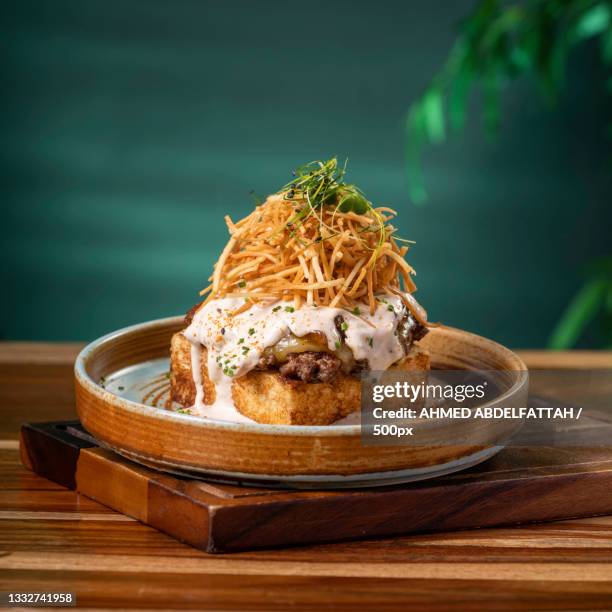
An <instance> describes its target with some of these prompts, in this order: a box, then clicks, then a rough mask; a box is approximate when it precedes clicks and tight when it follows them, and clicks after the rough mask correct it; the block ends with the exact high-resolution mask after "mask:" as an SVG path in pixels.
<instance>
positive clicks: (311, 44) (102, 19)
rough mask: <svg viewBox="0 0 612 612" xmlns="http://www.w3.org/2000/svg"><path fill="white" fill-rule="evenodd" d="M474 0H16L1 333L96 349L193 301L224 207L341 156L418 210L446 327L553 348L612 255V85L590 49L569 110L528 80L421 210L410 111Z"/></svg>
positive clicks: (5, 44)
mask: <svg viewBox="0 0 612 612" xmlns="http://www.w3.org/2000/svg"><path fill="white" fill-rule="evenodd" d="M471 6H472V2H470V1H462V2H453V3H450V2H447V1H442V0H439V1H429V2H424V1H419V2H385V1H382V2H380V1H379V2H369V1H368V2H366V1H353V2H350V1H337V2H336V1H328V2H309V3H304V2H280V1H279V2H261V1H257V2H256V1H247V0H245V1H241V2H238V1H227V2H204V1H201V2H196V1H194V2H168V1H165V0H164V1H144V0H143V1H140V2H136V1H134V0H126V1H123V2H118V3H112V2H111V3H109V2H102V1H99V0H88V1H87V2H79V1H77V0H75V1H57V2H42V1H38V2H15V3H11V2H9V3H3V5H2V8H1V9H0V10H1V11H2V13H3V15H2V19H1V21H0V24H1V25H0V28H1V32H0V34H1V37H0V46H1V48H2V102H1V105H2V113H1V119H0V121H1V124H2V125H1V127H2V139H1V141H0V156H1V167H2V179H1V190H2V191H1V195H2V197H1V207H2V220H1V221H0V238H1V240H2V271H1V275H2V276H1V279H0V280H1V282H2V287H3V298H2V303H1V313H0V314H1V318H0V335H1V336H2V337H4V338H11V339H48V340H69V339H70V340H72V339H83V340H85V339H91V338H94V337H96V336H98V335H100V334H102V333H105V332H108V331H110V330H113V329H115V328H117V327H121V326H124V325H128V324H131V323H135V322H138V321H143V320H147V319H151V318H156V317H161V316H166V315H169V314H174V313H180V312H183V311H185V310H187V308H189V307H190V306H191V305H192V303H194V301H195V300H196V298H197V291H198V290H199V289H200V288H201V287H202V286H203V285H204V283H205V279H206V277H207V276H208V275H209V273H210V269H211V265H212V263H213V261H214V259H215V257H216V255H217V253H218V252H219V250H220V249H221V248H222V246H223V244H224V243H225V241H226V230H225V226H224V223H223V215H224V214H225V213H231V214H232V216H234V217H236V218H238V217H240V216H242V215H244V214H246V213H247V212H248V211H249V209H250V207H251V197H250V195H249V191H250V190H252V189H254V190H255V191H256V192H257V193H260V194H265V193H268V192H271V191H274V190H276V189H277V188H278V187H279V186H280V185H281V184H282V183H284V182H285V181H286V180H287V177H288V173H289V172H290V170H291V169H292V167H294V166H295V165H297V164H299V163H301V162H304V161H309V160H311V159H315V158H322V157H328V156H330V155H334V154H336V155H338V156H339V157H345V156H348V157H349V158H350V175H349V178H350V179H351V180H353V181H355V182H356V183H358V184H359V185H360V186H362V188H363V189H364V191H365V192H366V193H367V194H368V196H369V197H370V198H371V199H372V200H374V201H375V202H378V203H384V204H387V205H392V206H393V207H395V208H397V209H399V210H400V211H401V221H400V223H399V225H400V227H401V231H402V234H403V235H404V236H406V237H408V238H412V239H414V240H416V241H417V245H416V246H415V247H414V250H413V253H411V257H410V261H411V263H412V264H413V265H414V266H415V267H416V269H417V271H418V277H417V281H418V285H419V294H418V296H419V298H420V299H421V301H422V302H423V303H424V304H425V305H426V306H427V307H428V309H429V311H430V315H431V317H432V318H433V319H437V320H442V321H445V322H447V323H449V324H453V325H458V326H462V327H465V328H467V329H470V330H473V331H476V332H479V333H483V334H486V335H488V336H491V337H494V338H496V339H498V340H500V341H502V342H505V343H508V344H510V345H512V346H541V345H543V344H544V343H545V341H546V339H547V337H548V335H549V334H550V331H551V329H552V326H553V324H554V322H555V321H556V320H557V319H558V317H559V315H560V313H561V311H562V309H563V306H564V304H565V303H566V302H567V301H568V299H569V298H570V296H571V295H572V293H573V292H574V291H575V290H576V288H577V287H578V285H579V283H580V281H581V278H582V277H581V273H582V269H583V267H584V265H585V264H586V262H588V261H589V260H591V259H592V258H593V257H596V256H598V255H602V254H605V253H606V252H609V251H610V247H611V246H612V244H611V243H612V239H611V235H610V234H611V231H610V228H611V227H612V215H611V212H610V211H611V210H612V209H611V208H610V206H609V188H610V182H609V177H608V176H607V174H606V173H605V166H604V164H603V161H602V160H603V157H604V151H605V150H606V149H605V146H606V144H605V142H604V137H603V135H602V134H601V133H600V132H601V130H600V125H601V117H603V116H604V114H605V111H606V109H605V108H604V106H603V105H604V97H603V95H602V91H601V89H600V87H599V85H598V83H599V82H600V80H601V79H599V80H598V77H600V76H601V75H599V74H598V73H597V70H598V69H597V67H596V64H595V59H594V58H595V54H594V53H591V52H590V50H588V49H587V50H586V51H585V52H584V53H582V55H581V56H580V57H578V58H576V63H575V66H574V67H573V68H572V70H571V73H570V75H569V79H568V88H569V91H568V97H567V98H566V100H565V101H564V102H563V103H562V104H561V105H560V107H559V108H558V109H556V110H555V111H554V112H552V113H549V112H547V111H546V110H545V109H544V108H543V106H542V105H541V104H540V102H539V101H538V100H537V98H536V97H535V95H534V91H533V89H532V88H531V87H530V86H529V85H527V84H526V85H524V86H520V87H519V88H518V89H513V90H512V92H511V94H510V95H509V97H508V98H507V100H506V101H505V103H504V110H505V120H504V123H503V127H502V131H501V133H500V135H499V138H498V140H497V142H495V143H494V142H491V141H489V140H487V138H485V137H484V136H483V134H482V131H481V129H480V125H479V122H478V121H477V120H474V121H473V122H472V124H471V125H470V126H469V129H468V132H467V134H466V135H465V136H464V137H462V138H458V139H455V140H453V141H452V142H451V143H450V144H449V145H448V146H446V147H444V148H441V149H438V150H435V151H432V152H431V153H429V154H428V155H427V156H426V173H427V180H428V184H429V186H430V192H431V199H430V201H429V203H428V204H427V205H426V206H425V207H420V208H419V207H415V206H413V205H411V204H410V203H409V202H408V198H407V191H406V185H405V178H404V168H403V134H402V122H403V117H404V112H405V110H406V108H407V105H408V103H409V102H410V101H411V100H412V99H413V98H414V96H416V95H417V94H418V93H419V91H420V90H421V88H422V87H423V86H424V85H425V83H426V82H427V79H428V77H429V76H431V75H432V74H433V72H434V71H435V69H436V68H437V67H438V66H439V64H440V62H441V61H442V60H443V58H444V56H445V54H446V53H447V51H448V49H449V45H450V44H451V41H452V35H453V32H454V28H455V26H456V23H457V20H458V18H459V17H460V16H461V15H463V14H465V12H466V11H467V10H468V9H469V7H471ZM476 107H477V104H476V105H475V110H476ZM587 342H593V343H596V338H595V337H593V338H591V339H590V340H588V341H587Z"/></svg>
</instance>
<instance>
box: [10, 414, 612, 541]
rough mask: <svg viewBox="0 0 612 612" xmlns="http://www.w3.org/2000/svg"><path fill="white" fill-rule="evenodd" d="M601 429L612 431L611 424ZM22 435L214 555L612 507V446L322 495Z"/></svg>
mask: <svg viewBox="0 0 612 612" xmlns="http://www.w3.org/2000/svg"><path fill="white" fill-rule="evenodd" d="M585 427H586V424H585ZM592 427H593V428H595V429H596V430H597V432H598V435H600V436H601V435H605V436H607V437H609V438H610V439H612V423H610V422H606V421H601V420H594V422H593V424H592ZM45 438H47V439H48V440H49V442H48V443H46V444H45V443H44V440H45ZM21 440H22V453H21V454H22V457H23V458H25V459H26V461H27V463H25V465H26V466H27V467H29V468H30V469H34V471H36V472H38V473H41V474H44V475H45V476H46V477H48V478H51V479H53V480H56V481H57V482H60V483H64V484H67V486H70V487H72V488H76V490H77V491H79V492H80V493H83V494H84V495H87V496H88V497H91V498H92V499H95V500H97V501H100V502H101V503H103V504H105V505H106V506H109V507H110V508H113V509H115V510H118V511H119V512H122V513H124V514H127V515H129V516H132V517H134V518H137V519H138V520H139V521H142V522H143V523H145V524H147V525H150V526H152V527H155V528H156V529H159V530H160V531H163V532H164V533H167V534H169V535H172V536H173V537H176V538H177V539H179V540H180V541H183V542H186V543H188V544H191V545H192V546H195V547H196V548H199V549H201V550H205V551H206V552H211V553H219V552H233V551H237V550H248V549H253V548H270V547H274V546H288V545H296V544H312V543H318V542H330V541H340V540H347V539H364V538H368V537H369V538H371V537H374V536H385V535H387V536H388V535H399V534H407V533H422V532H428V531H446V530H457V529H474V528H482V527H491V526H496V525H510V524H515V523H527V522H533V521H550V520H556V519H557V520H558V519H562V518H570V517H572V518H574V517H585V516H593V515H598V514H603V513H612V451H610V450H609V449H608V448H592V449H584V448H576V449H571V448H570V449H561V448H539V447H537V448H529V447H522V446H520V443H519V442H518V440H517V444H518V446H517V447H513V448H507V449H504V450H503V451H502V452H501V453H499V454H498V455H496V456H495V457H494V458H493V459H490V460H489V461H487V462H485V463H483V464H481V465H480V466H477V467H475V468H473V469H471V470H466V471H463V472H459V473H456V474H451V475H449V476H446V477H442V478H437V479H435V480H429V481H424V482H420V483H413V484H407V485H398V486H393V487H385V488H382V489H380V488H379V489H364V490H339V491H327V492H322V491H287V490H279V489H262V488H258V489H254V488H248V487H239V486H233V485H226V484H214V483H202V482H201V481H199V480H189V479H186V478H176V477H174V476H172V475H170V474H165V473H159V472H157V471H154V470H151V469H148V468H145V467H143V466H141V465H138V464H135V463H133V462H131V461H127V460H126V459H124V458H122V457H119V456H118V455H117V454H115V453H114V452H112V451H110V450H108V449H105V448H99V447H97V446H95V445H92V443H93V439H92V438H91V437H90V436H89V434H87V432H85V431H84V430H83V429H82V428H81V426H80V425H79V424H78V423H75V422H72V423H70V422H67V423H57V422H54V423H41V424H33V425H24V426H23V427H22V435H21ZM22 461H23V459H22ZM49 466H52V468H53V469H50V467H49ZM517 498H520V499H521V500H523V501H521V503H518V504H517V503H513V502H514V500H515V499H517ZM330 517H333V519H332V520H330Z"/></svg>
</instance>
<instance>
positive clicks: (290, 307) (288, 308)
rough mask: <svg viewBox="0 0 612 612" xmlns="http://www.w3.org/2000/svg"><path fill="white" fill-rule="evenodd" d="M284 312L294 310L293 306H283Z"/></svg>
mask: <svg viewBox="0 0 612 612" xmlns="http://www.w3.org/2000/svg"><path fill="white" fill-rule="evenodd" d="M285 312H295V308H294V307H293V306H285Z"/></svg>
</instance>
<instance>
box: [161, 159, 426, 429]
mask: <svg viewBox="0 0 612 612" xmlns="http://www.w3.org/2000/svg"><path fill="white" fill-rule="evenodd" d="M344 175H345V167H340V166H339V165H338V163H337V161H336V159H331V160H329V161H326V162H320V161H319V162H312V163H310V164H307V165H305V166H303V167H301V168H299V169H298V170H296V171H295V173H294V176H293V179H292V180H291V181H290V182H289V183H288V184H287V185H285V186H284V187H283V188H282V189H281V190H280V191H279V192H278V193H275V194H273V195H271V196H269V197H268V198H267V199H266V200H265V202H263V203H262V204H260V205H258V206H257V207H256V208H255V210H254V211H253V212H252V213H251V214H250V215H248V216H247V217H245V218H244V219H241V220H240V221H237V222H234V221H232V219H231V218H230V217H229V216H227V217H226V218H225V220H226V223H227V226H228V230H229V235H230V237H229V241H228V242H227V244H226V246H225V248H224V249H223V252H222V253H221V255H220V257H219V259H218V261H217V262H216V264H215V266H214V271H213V274H212V276H211V277H210V279H209V281H210V284H209V285H208V286H207V287H206V288H205V289H203V290H202V291H201V293H200V294H201V295H202V296H206V297H205V299H204V301H202V302H201V303H199V304H197V305H196V306H194V307H193V308H192V309H191V310H190V311H189V312H188V313H187V316H186V318H185V329H183V330H182V331H181V332H179V333H177V334H175V335H174V337H173V338H172V345H171V397H172V399H173V401H174V402H176V403H178V404H180V405H181V406H183V409H184V410H187V411H189V412H190V413H192V414H198V415H202V416H208V417H211V418H221V419H225V420H241V419H243V420H247V419H251V420H254V421H257V422H259V423H270V424H292V425H327V424H330V423H333V422H334V421H337V420H338V419H341V418H343V417H345V416H347V415H349V414H351V413H353V412H356V411H358V410H359V409H360V403H361V397H360V393H361V391H360V389H361V385H360V378H359V377H360V375H361V374H362V373H363V371H364V370H377V371H381V370H393V369H397V370H404V371H423V370H427V369H429V357H428V355H427V352H426V351H425V350H424V349H423V348H421V347H420V346H419V344H418V341H419V340H420V339H422V338H423V337H424V335H425V334H426V333H427V315H426V312H425V311H424V309H423V308H422V307H421V306H420V305H419V303H418V302H417V301H416V299H415V298H414V296H413V295H412V294H413V293H414V291H415V290H416V286H415V284H414V282H413V280H412V276H413V275H414V270H413V268H412V267H411V266H410V265H409V264H408V263H407V262H406V260H405V259H404V256H405V255H406V253H407V251H408V243H407V241H405V240H402V239H401V238H399V237H398V236H397V235H396V229H395V228H394V227H393V225H392V224H391V223H390V221H391V219H392V218H393V216H394V215H395V212H394V211H393V210H391V209H390V208H386V207H374V206H373V205H372V204H371V203H370V202H369V201H368V200H367V199H366V198H365V196H364V195H363V193H362V192H361V191H360V190H359V189H358V188H357V187H355V186H354V185H351V184H347V183H346V182H344Z"/></svg>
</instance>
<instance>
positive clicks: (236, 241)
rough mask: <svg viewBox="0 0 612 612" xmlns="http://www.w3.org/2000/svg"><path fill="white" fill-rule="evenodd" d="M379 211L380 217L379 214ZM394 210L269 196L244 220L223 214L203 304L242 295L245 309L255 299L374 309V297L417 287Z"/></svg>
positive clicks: (241, 309)
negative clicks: (222, 240) (222, 239)
mask: <svg viewBox="0 0 612 612" xmlns="http://www.w3.org/2000/svg"><path fill="white" fill-rule="evenodd" d="M383 213H385V214H383ZM393 214H394V211H393V210H391V209H389V208H370V209H369V210H368V211H367V212H366V213H364V214H359V215H358V214H355V213H354V212H346V213H345V212H342V211H340V210H339V209H338V207H336V206H331V205H324V206H322V207H319V208H318V209H316V210H315V209H311V208H310V207H309V204H308V202H306V201H303V200H296V199H293V200H290V199H288V198H287V197H286V194H283V193H280V194H274V195H271V196H270V197H268V199H267V200H266V201H265V202H264V203H263V204H261V205H259V206H257V208H256V209H255V210H254V211H253V212H252V213H251V214H250V215H248V216H247V217H245V218H244V219H241V220H240V221H237V222H236V223H234V222H233V221H232V220H231V219H230V217H229V216H226V217H225V220H226V223H227V226H228V230H229V233H230V239H229V241H228V243H227V244H226V246H225V248H224V249H223V252H222V253H221V257H219V260H218V261H217V263H216V264H215V267H214V273H213V275H212V276H211V278H210V279H209V280H211V281H212V282H211V284H210V285H209V286H208V287H207V288H206V289H203V290H202V292H201V294H206V293H208V294H209V295H208V297H207V298H206V301H207V302H208V301H209V300H213V299H217V298H221V297H230V296H231V297H239V296H240V297H244V299H245V304H244V306H241V307H240V308H239V309H238V310H237V311H236V312H244V310H247V309H248V308H249V307H250V305H251V304H253V303H254V302H257V301H259V300H285V301H293V302H294V304H295V305H296V307H298V308H299V306H300V305H301V304H303V303H306V304H310V305H315V304H316V305H317V306H335V307H341V308H354V307H355V306H356V305H358V304H362V305H365V306H367V308H368V309H369V311H370V312H371V313H373V312H374V311H375V310H376V306H377V303H376V295H377V294H381V293H398V292H401V290H402V289H403V290H404V291H407V292H409V293H411V292H413V291H414V290H415V289H416V286H415V284H414V282H413V281H412V278H411V275H413V274H414V273H415V272H414V270H413V268H412V267H411V266H410V265H409V264H408V263H407V262H406V261H405V259H404V255H405V254H406V252H407V250H408V247H406V246H403V247H401V248H400V247H398V246H397V243H396V239H395V238H394V237H393V234H394V232H395V231H396V230H395V228H394V227H393V226H392V225H391V224H390V223H389V222H388V221H389V220H390V219H391V218H392V217H393Z"/></svg>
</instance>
